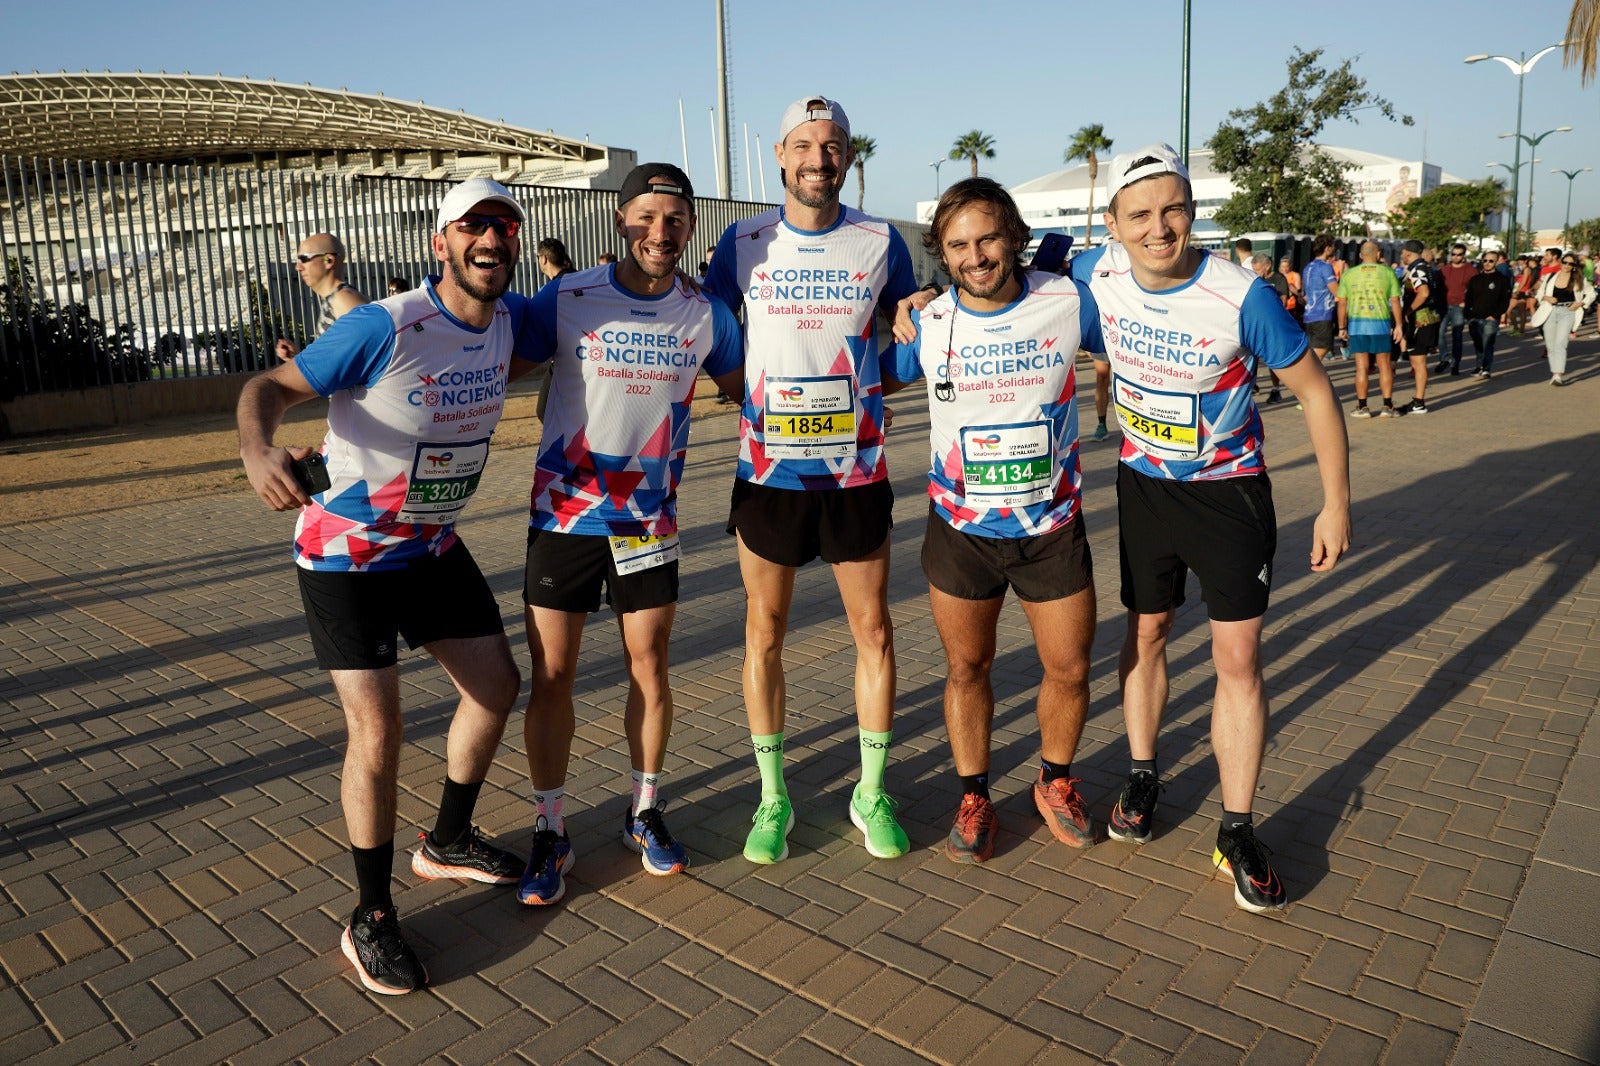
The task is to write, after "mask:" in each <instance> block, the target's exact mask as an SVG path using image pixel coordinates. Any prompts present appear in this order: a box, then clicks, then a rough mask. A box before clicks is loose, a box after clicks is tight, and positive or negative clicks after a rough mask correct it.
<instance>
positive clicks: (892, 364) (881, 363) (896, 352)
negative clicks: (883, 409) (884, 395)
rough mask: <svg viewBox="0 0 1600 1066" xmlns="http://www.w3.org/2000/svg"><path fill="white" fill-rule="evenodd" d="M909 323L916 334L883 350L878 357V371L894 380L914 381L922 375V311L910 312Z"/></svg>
mask: <svg viewBox="0 0 1600 1066" xmlns="http://www.w3.org/2000/svg"><path fill="white" fill-rule="evenodd" d="M911 325H912V327H913V328H914V329H915V330H916V331H917V335H916V336H915V337H912V338H911V340H910V341H908V342H907V343H905V344H901V343H900V342H899V341H895V343H894V344H892V345H890V346H889V347H888V348H885V349H884V350H883V354H882V355H881V356H879V358H878V372H879V373H880V374H881V375H882V376H883V377H886V378H894V379H895V380H896V381H907V382H910V381H916V380H917V379H918V378H920V377H922V312H921V311H913V312H911Z"/></svg>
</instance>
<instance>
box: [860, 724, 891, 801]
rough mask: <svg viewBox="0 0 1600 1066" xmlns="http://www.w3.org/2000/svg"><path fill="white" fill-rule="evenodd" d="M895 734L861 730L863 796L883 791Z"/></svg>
mask: <svg viewBox="0 0 1600 1066" xmlns="http://www.w3.org/2000/svg"><path fill="white" fill-rule="evenodd" d="M893 736H894V734H893V733H873V732H870V731H868V730H865V729H863V730H861V794H862V795H864V796H872V795H876V794H877V793H879V792H882V791H883V768H884V767H885V766H887V765H888V764H889V740H890V738H892V737H893Z"/></svg>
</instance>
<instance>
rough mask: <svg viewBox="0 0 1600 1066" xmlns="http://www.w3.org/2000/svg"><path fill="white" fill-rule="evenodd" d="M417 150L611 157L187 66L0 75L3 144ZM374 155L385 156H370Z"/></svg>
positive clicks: (107, 149)
mask: <svg viewBox="0 0 1600 1066" xmlns="http://www.w3.org/2000/svg"><path fill="white" fill-rule="evenodd" d="M408 152H410V153H421V154H424V155H431V157H432V166H434V167H439V166H442V165H444V163H443V159H442V157H443V156H444V155H445V154H446V153H448V154H450V155H453V156H458V157H484V156H491V157H498V159H499V161H500V163H499V167H500V169H526V168H533V169H539V168H541V167H542V166H550V165H552V164H554V165H556V166H566V167H585V166H589V167H593V166H596V165H598V166H601V167H604V166H605V164H606V162H607V159H608V155H609V153H610V150H609V149H607V148H606V147H605V146H603V145H595V144H589V143H587V142H584V141H577V140H572V139H570V138H566V137H558V136H556V135H555V134H553V133H540V132H538V131H535V130H528V129H522V128H520V127H517V126H510V125H507V124H506V123H504V122H491V121H489V120H487V119H482V118H475V117H473V116H471V115H467V114H465V113H464V112H460V111H446V110H444V109H443V108H438V107H430V106H428V105H426V104H423V103H421V102H417V103H408V102H405V101H401V100H391V99H389V98H388V97H385V96H382V95H376V96H373V95H368V94H365V93H353V92H349V91H347V90H344V89H322V88H317V87H315V86H311V85H285V84H282V83H280V82H276V81H270V80H269V81H260V80H256V79H253V78H225V77H222V76H221V75H216V76H212V77H196V76H193V75H191V74H188V73H185V74H166V73H161V74H145V73H142V72H138V71H135V72H134V73H131V74H127V73H124V74H114V73H111V72H109V71H107V72H105V73H101V74H91V73H89V72H87V71H85V72H83V73H81V74H68V73H66V72H64V71H63V72H59V73H56V74H40V73H38V72H34V73H31V74H17V73H12V74H10V75H0V153H3V154H12V155H25V156H31V155H39V156H53V157H57V158H68V159H93V160H101V161H112V162H139V163H201V162H223V163H229V162H251V161H255V162H259V161H260V160H261V159H262V158H263V157H266V158H274V157H276V158H279V159H287V158H296V159H298V158H303V157H305V156H307V155H311V156H316V155H319V154H327V153H334V154H341V153H374V154H375V156H376V155H377V154H384V155H387V154H389V153H398V154H403V153H408ZM373 165H375V166H376V165H378V163H377V162H376V161H374V163H373Z"/></svg>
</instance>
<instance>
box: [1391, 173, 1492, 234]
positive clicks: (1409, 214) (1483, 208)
mask: <svg viewBox="0 0 1600 1066" xmlns="http://www.w3.org/2000/svg"><path fill="white" fill-rule="evenodd" d="M1505 202H1506V190H1505V187H1504V186H1503V185H1501V184H1500V182H1499V181H1498V180H1496V179H1495V178H1485V179H1484V180H1483V181H1474V182H1469V183H1467V184H1465V185H1441V186H1439V187H1438V188H1437V189H1434V190H1432V191H1431V192H1425V193H1423V194H1422V195H1421V196H1418V197H1415V198H1413V199H1410V200H1407V201H1406V202H1405V203H1403V204H1401V205H1400V206H1399V207H1398V208H1396V209H1395V210H1394V211H1391V212H1390V213H1389V226H1390V228H1391V229H1392V230H1393V231H1394V232H1395V234H1397V235H1398V236H1402V237H1415V238H1416V239H1417V240H1419V241H1421V242H1422V243H1423V244H1426V245H1429V246H1430V247H1433V248H1443V247H1444V246H1446V245H1447V244H1449V243H1451V242H1452V241H1454V240H1455V239H1456V238H1457V237H1459V236H1461V235H1463V234H1466V233H1474V234H1476V233H1479V231H1481V230H1482V229H1483V228H1484V220H1485V218H1486V217H1487V216H1488V215H1490V214H1492V213H1493V212H1495V211H1498V210H1499V209H1500V208H1502V207H1504V206H1505Z"/></svg>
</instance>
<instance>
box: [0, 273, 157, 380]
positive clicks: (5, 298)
mask: <svg viewBox="0 0 1600 1066" xmlns="http://www.w3.org/2000/svg"><path fill="white" fill-rule="evenodd" d="M149 377H150V357H149V353H147V352H145V351H144V349H143V348H141V347H139V346H138V345H137V344H136V343H135V342H134V334H133V328H132V327H131V326H128V325H121V326H114V327H112V328H110V329H107V328H106V326H105V324H104V323H102V322H101V321H100V320H99V319H97V318H95V317H94V316H93V315H91V314H90V313H89V305H88V304H87V303H69V304H65V305H58V304H57V303H56V301H54V300H52V299H50V298H49V297H48V296H46V295H44V292H43V290H42V289H41V288H40V287H39V286H37V285H36V284H35V281H34V276H33V269H32V264H31V263H30V262H29V261H28V260H27V259H26V258H24V257H22V256H7V257H6V259H5V262H4V268H3V271H0V400H9V399H11V398H13V397H15V396H19V395H25V394H28V393H33V392H50V391H55V390H65V389H82V388H88V387H90V386H94V385H110V384H124V383H127V382H132V381H146V380H148V379H149Z"/></svg>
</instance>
